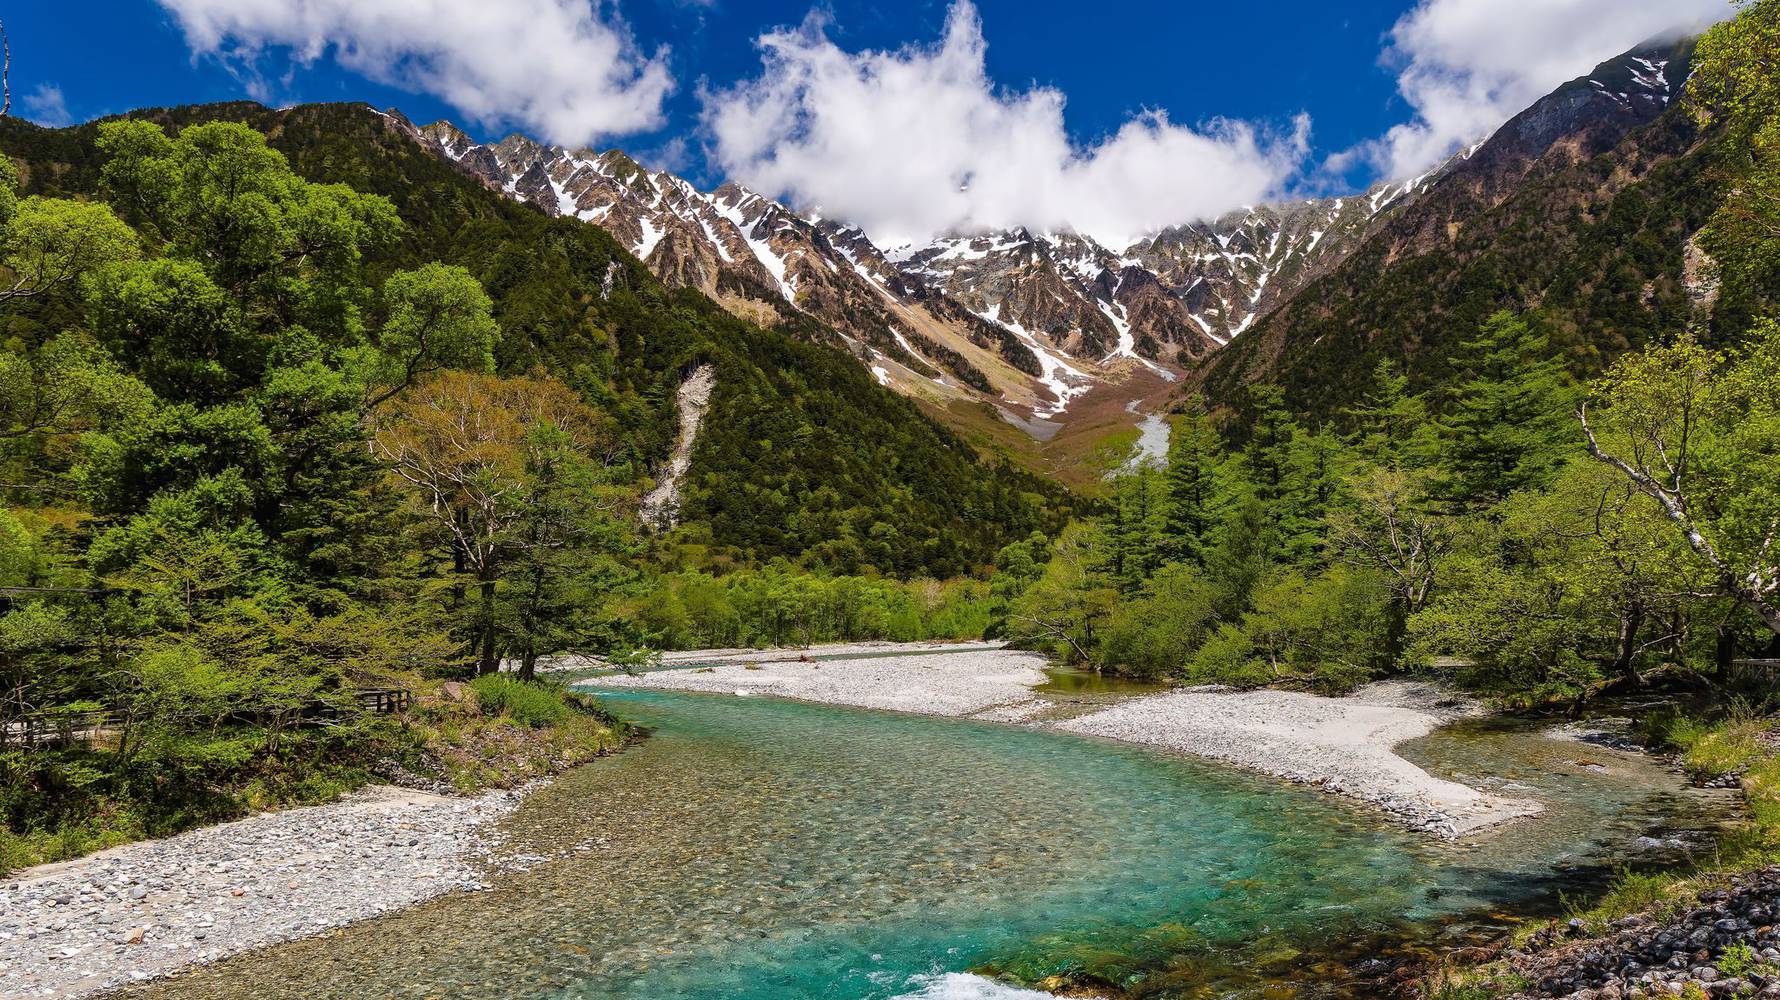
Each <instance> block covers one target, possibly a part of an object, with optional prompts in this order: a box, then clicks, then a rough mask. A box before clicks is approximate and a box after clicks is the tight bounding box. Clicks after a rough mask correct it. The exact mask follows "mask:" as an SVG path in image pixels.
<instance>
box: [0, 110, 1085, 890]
mask: <svg viewBox="0 0 1780 1000" xmlns="http://www.w3.org/2000/svg"><path fill="white" fill-rule="evenodd" d="M257 129H265V130H266V131H265V133H262V132H260V131H258V130H257ZM0 149H3V150H4V151H5V152H6V153H7V154H9V157H8V158H6V159H0V266H3V273H0V278H3V279H4V280H3V281H0V331H3V332H0V339H3V340H4V352H3V353H0V491H3V492H0V816H4V822H3V823H0V869H3V868H10V867H15V866H17V865H19V864H27V863H31V862H33V861H38V860H46V859H54V858H58V857H64V856H68V855H71V854H78V853H81V852H83V851H85V850H89V849H91V848H93V847H95V846H103V845H104V844H107V843H110V842H114V841H116V840H120V839H133V838H136V837H141V836H144V835H150V834H158V833H163V832H168V831H172V830H177V829H180V828H182V827H185V826H189V825H192V824H194V823H198V822H203V821H207V820H212V819H216V818H219V817H226V816H230V815H236V814H239V813H240V812H242V811H244V810H247V809H250V808H253V807H257V806H265V805H269V804H275V803H281V802H290V801H305V800H312V799H315V798H318V797H326V796H328V795H330V794H333V793H335V792H338V791H339V790H341V789H344V788H350V787H353V786H354V785H357V784H360V783H363V782H364V781H365V780H367V779H368V778H369V776H370V775H371V774H372V773H373V772H375V773H378V774H382V775H386V776H387V775H392V774H393V775H397V776H403V775H406V776H408V777H410V778H411V777H412V776H413V775H414V774H416V773H418V774H421V775H423V776H424V777H425V778H426V780H430V781H444V782H450V783H453V784H456V785H458V786H460V787H475V786H478V785H482V784H486V783H489V782H510V781H514V780H518V779H521V778H523V777H526V776H528V775H531V774H536V773H539V772H541V771H548V770H553V769H556V768H560V767H563V766H567V765H570V764H574V763H577V762H579V761H581V760H585V759H587V758H588V757H589V756H591V755H593V754H595V753H600V752H604V751H606V750H609V749H611V748H613V747H614V746H616V745H618V744H619V743H620V742H621V741H622V740H623V738H624V735H625V730H624V727H623V726H622V725H621V724H619V723H617V722H616V721H614V720H612V719H609V718H607V717H606V716H605V715H604V714H603V713H601V712H600V711H599V710H598V709H597V708H595V707H594V706H592V705H590V704H587V703H584V702H583V701H582V700H581V699H580V698H578V697H577V696H571V695H565V694H564V693H563V691H561V690H560V689H558V688H554V687H550V686H547V685H544V686H536V685H533V684H532V683H530V682H531V679H532V675H533V668H534V667H535V666H536V664H537V662H538V661H539V659H540V658H542V657H546V656H549V655H552V654H556V653H560V652H565V651H574V652H587V653H602V654H610V655H620V656H622V655H626V654H629V653H630V652H632V651H633V650H639V649H646V648H651V647H653V648H659V647H660V646H661V645H662V644H675V643H683V642H695V641H699V640H701V639H706V638H721V639H722V640H724V641H727V642H764V641H773V642H787V641H802V642H808V641H811V640H812V639H815V638H821V637H844V638H854V637H882V636H894V637H899V638H920V637H923V636H926V635H928V634H941V635H947V636H953V635H958V636H963V635H969V634H978V635H980V634H981V632H982V629H983V627H984V624H985V623H986V611H985V609H986V607H987V601H988V600H989V596H990V595H989V594H988V587H987V584H986V583H983V582H981V581H973V580H963V581H960V582H958V583H955V584H952V585H949V586H944V587H942V586H941V585H939V584H936V583H933V582H932V581H931V580H910V581H909V582H901V581H899V580H898V579H897V578H898V577H902V578H914V577H936V576H937V577H954V576H957V577H967V576H970V575H973V574H974V575H979V576H981V575H986V572H987V570H988V569H989V568H990V567H991V566H992V564H993V562H994V560H995V558H996V555H997V553H998V552H999V551H1000V550H1001V549H1002V548H1003V547H1004V546H1005V545H1006V544H1007V543H1009V542H1012V541H1014V540H1016V539H1024V538H1025V537H1027V536H1028V535H1029V534H1031V533H1033V532H1035V531H1049V530H1055V529H1056V528H1057V527H1059V526H1060V524H1061V523H1062V520H1063V519H1064V518H1066V517H1067V516H1068V513H1069V509H1068V506H1067V503H1066V501H1067V494H1066V493H1065V492H1064V491H1063V490H1061V489H1060V488H1058V487H1056V486H1055V485H1053V484H1049V483H1046V482H1043V481H1040V480H1038V479H1035V478H1033V477H1031V476H1030V475H1027V474H1024V473H1019V472H1016V471H1013V470H1011V469H1008V468H1005V467H1002V466H999V465H994V464H988V463H984V462H982V461H980V460H979V458H978V457H977V455H976V454H975V453H973V452H972V451H971V449H969V448H968V447H967V446H965V445H964V444H962V443H961V442H959V441H958V440H957V439H956V438H955V437H953V436H952V435H951V434H950V433H948V432H947V431H945V430H944V429H942V428H941V427H939V426H938V425H936V424H934V423H933V422H932V421H930V420H928V419H927V418H925V417H923V416H922V415H921V413H920V411H919V410H918V409H916V407H915V405H914V404H913V403H911V402H909V401H908V400H906V399H903V398H900V397H898V396H895V395H893V394H891V393H890V392H888V391H886V390H884V389H883V388H881V387H880V386H878V385H877V384H876V383H875V381H874V380H873V379H872V378H871V376H870V374H869V373H868V372H866V371H864V370H863V369H861V368H860V367H859V366H858V365H857V364H855V363H854V362H853V361H852V360H851V359H850V358H848V357H846V356H845V355H842V354H839V353H837V352H835V351H833V350H831V349H829V348H826V347H822V346H818V345H815V344H812V343H806V342H802V341H799V340H796V339H792V338H791V337H788V336H787V335H785V334H781V333H776V332H770V331H765V330H762V329H759V328H757V327H754V326H751V325H749V324H747V323H745V322H743V321H741V320H738V319H735V318H734V317H732V316H730V315H728V314H727V313H725V312H723V311H722V310H720V309H718V308H717V307H716V306H715V305H713V304H712V303H711V302H710V301H709V300H708V299H705V298H704V297H703V296H701V295H699V294H697V293H696V292H689V291H680V292H671V291H668V290H666V289H664V288H663V287H662V286H661V285H660V284H659V283H657V282H656V281H655V280H654V279H653V278H652V277H651V276H650V275H649V274H648V272H647V271H645V270H644V269H643V268H642V267H641V266H640V265H639V264H638V263H637V262H636V260H635V259H634V258H632V257H630V256H628V255H627V254H625V253H624V252H622V251H621V250H619V249H617V248H616V247H615V246H614V245H613V243H612V241H611V240H610V238H609V237H607V236H606V235H605V234H604V233H603V232H602V231H600V230H597V229H594V228H592V227H588V226H584V225H581V224H578V223H575V222H568V221H557V220H551V219H548V218H546V217H544V216H543V215H542V214H540V213H538V212H536V211H534V210H532V209H529V208H526V207H523V206H518V205H514V204H512V203H510V202H507V201H505V200H503V199H501V198H500V197H499V196H497V195H495V194H493V193H491V192H488V191H486V190H484V189H483V188H481V187H480V186H479V185H477V184H476V183H475V182H473V181H471V180H469V179H468V178H465V177H463V176H461V175H459V174H457V173H456V172H454V171H452V170H450V169H449V168H447V167H445V166H444V165H442V164H441V163H440V162H439V161H438V160H437V159H435V158H434V157H432V156H430V155H428V154H426V153H424V152H422V151H420V150H419V149H418V147H415V146H414V145H413V143H412V142H411V141H409V140H408V139H407V138H406V137H405V136H403V135H400V134H397V133H392V132H389V131H387V130H386V129H385V128H384V126H383V125H382V124H381V119H380V117H379V116H378V115H376V114H375V113H374V112H370V111H368V110H367V109H365V108H363V107H360V106H325V107H308V108H299V109H296V110H293V111H289V112H282V113H274V112H269V111H266V110H264V109H261V108H258V107H257V106H251V105H231V106H227V107H222V108H210V109H187V110H184V111H175V112H157V113H150V114H144V115H139V116H134V117H131V118H128V119H119V120H112V121H107V122H103V123H99V124H96V125H90V126H85V127H82V128H79V129H73V130H65V131H49V130H44V129H39V128H36V127H34V126H31V125H28V124H25V123H22V122H19V121H17V120H14V119H3V120H0ZM704 365H709V366H711V367H712V368H714V370H715V373H716V390H715V395H714V398H713V399H712V401H711V405H710V407H709V410H708V412H706V413H705V414H704V421H703V424H704V428H703V430H702V432H701V433H700V434H699V436H698V438H697V444H696V448H695V450H694V454H693V461H692V465H691V474H690V480H689V481H688V482H687V483H686V484H685V485H686V489H685V496H684V503H683V505H682V509H681V512H682V516H683V522H682V526H681V527H680V528H679V529H678V530H676V531H674V532H672V533H670V534H668V535H665V536H658V535H654V534H652V533H650V532H649V531H646V530H644V528H643V527H642V526H641V525H640V524H639V520H638V517H637V507H638V497H639V495H640V494H641V493H642V491H643V489H644V488H646V487H647V486H648V485H649V481H650V479H649V474H650V471H651V470H652V469H654V468H655V467H657V465H658V463H660V462H661V460H662V459H663V458H664V457H665V456H666V454H667V452H668V448H669V444H670V441H672V439H673V438H674V437H675V435H676V433H677V430H678V428H677V421H676V410H675V399H674V396H675V391H676V389H677V388H678V387H679V385H680V383H681V382H682V381H683V380H684V378H685V377H686V374H687V373H688V372H690V371H691V370H692V369H694V368H695V367H698V366H704ZM714 572H717V573H727V574H729V575H728V576H726V577H724V578H723V579H721V580H717V579H714V578H713V577H712V576H710V575H707V574H710V573H714ZM813 573H820V574H822V575H821V577H820V578H817V577H814V576H811V575H809V574H813ZM835 574H864V576H838V575H835ZM503 661H508V662H510V663H512V664H513V665H515V666H517V668H518V671H519V674H520V677H521V678H522V679H521V680H512V679H509V677H510V675H503V674H500V673H498V672H497V669H498V667H499V666H500V665H501V664H502V662H503ZM394 712H399V718H398V717H397V716H396V715H394V714H392V713H394Z"/></svg>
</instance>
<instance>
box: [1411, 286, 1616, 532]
mask: <svg viewBox="0 0 1780 1000" xmlns="http://www.w3.org/2000/svg"><path fill="white" fill-rule="evenodd" d="M1461 349H1462V353H1461V354H1460V356H1459V357H1458V359H1456V364H1457V367H1458V369H1459V371H1460V372H1462V373H1463V374H1464V378H1463V380H1462V381H1460V382H1458V383H1457V385H1456V386H1455V388H1453V389H1452V390H1451V396H1452V398H1451V401H1450V402H1449V404H1448V406H1447V410H1446V412H1445V413H1444V414H1443V415H1442V416H1441V419H1440V427H1439V440H1440V466H1441V468H1442V469H1443V470H1445V474H1446V475H1445V481H1444V482H1443V483H1442V492H1443V493H1444V495H1445V498H1446V499H1448V500H1450V501H1453V502H1455V503H1457V504H1458V505H1460V506H1461V507H1470V508H1477V507H1486V506H1489V505H1491V504H1494V503H1497V502H1500V501H1501V500H1502V499H1503V498H1505V497H1507V496H1508V495H1509V494H1510V493H1514V492H1516V491H1517V490H1523V489H1528V488H1532V487H1539V486H1543V485H1545V484H1547V483H1549V482H1550V481H1551V478H1552V476H1553V474H1554V473H1555V472H1556V471H1557V469H1558V467H1559V466H1560V465H1562V464H1563V462H1564V459H1565V458H1566V457H1567V456H1568V455H1570V454H1571V453H1575V452H1580V450H1581V448H1580V443H1579V442H1578V441H1577V438H1576V431H1575V427H1574V422H1573V420H1572V414H1573V413H1574V412H1575V408H1576V403H1577V402H1578V400H1579V398H1580V396H1579V394H1578V391H1577V388H1576V385H1575V382H1574V381H1573V380H1572V379H1571V378H1570V376H1569V374H1568V373H1567V372H1566V371H1565V370H1564V367H1563V364H1562V362H1561V361H1560V360H1559V359H1558V358H1557V357H1555V356H1554V355H1553V354H1552V352H1551V351H1550V349H1549V346H1548V344H1547V341H1546V337H1545V335H1544V334H1542V333H1539V332H1537V331H1536V330H1534V328H1533V326H1532V324H1531V323H1530V322H1529V321H1528V320H1527V318H1526V317H1524V316H1516V315H1514V314H1512V313H1508V312H1500V313H1497V314H1496V315H1494V316H1492V317H1490V318H1489V320H1488V321H1487V322H1486V323H1484V325H1483V329H1482V331H1480V333H1479V335H1478V337H1477V338H1476V339H1475V340H1469V341H1466V342H1464V343H1463V344H1462V345H1461Z"/></svg>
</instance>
